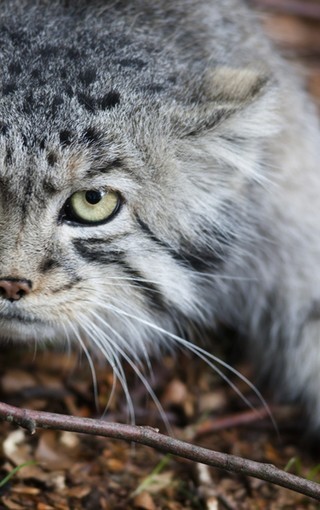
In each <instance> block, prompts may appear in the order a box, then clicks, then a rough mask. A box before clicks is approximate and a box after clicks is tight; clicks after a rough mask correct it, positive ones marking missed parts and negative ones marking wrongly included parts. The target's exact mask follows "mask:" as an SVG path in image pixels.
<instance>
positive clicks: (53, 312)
mask: <svg viewBox="0 0 320 510" xmlns="http://www.w3.org/2000/svg"><path fill="white" fill-rule="evenodd" d="M0 69H1V74H0V208H1V210H0V246H1V248H0V289H1V300H0V333H1V337H2V339H3V341H5V340H6V339H11V340H20V341H25V342H27V343H28V342H30V343H31V341H32V340H33V339H35V340H36V341H37V342H40V341H41V342H42V341H44V340H48V339H50V340H54V341H56V342H61V341H68V339H71V338H72V339H75V340H78V341H79V342H80V343H81V344H83V346H84V348H85V349H86V347H85V345H88V342H89V343H90V344H91V345H92V346H95V347H97V348H98V349H99V350H100V351H101V355H103V356H105V357H106V358H107V359H108V360H109V361H110V363H111V364H112V365H113V366H114V369H115V372H116V374H118V375H119V376H120V377H121V375H122V372H121V365H120V359H121V358H122V357H123V356H124V357H125V358H127V359H130V360H132V363H135V362H136V360H137V358H138V357H139V358H143V357H147V356H148V355H149V353H152V352H158V353H161V352H162V348H168V347H169V348H174V347H176V346H180V347H187V340H186V336H184V334H183V331H184V330H186V329H188V328H187V326H189V325H190V324H193V325H194V326H195V327H196V328H200V329H201V327H202V326H204V327H205V328H206V329H208V328H212V329H213V330H214V328H215V327H216V326H217V325H219V324H224V325H227V326H231V327H232V328H235V329H236V330H237V331H238V332H239V335H240V337H241V338H242V340H241V341H244V339H247V340H248V341H249V342H251V344H249V345H251V350H252V352H253V353H254V357H255V362H256V364H257V366H258V367H260V368H259V371H260V372H264V373H268V372H269V374H270V379H273V380H274V381H276V382H279V381H280V383H279V384H278V385H277V389H278V391H280V388H281V392H282V395H283V396H284V397H285V398H288V399H293V398H301V399H302V400H303V401H304V402H305V403H306V405H307V406H309V409H310V410H311V411H312V413H311V414H312V419H313V423H314V424H315V425H316V426H317V425H319V424H320V391H319V388H320V322H319V321H320V270H319V263H320V214H319V211H320V203H319V202H320V168H319V152H320V136H319V127H318V124H317V117H316V114H315V112H314V109H313V106H312V105H311V104H310V102H309V101H308V99H307V97H306V96H305V94H304V92H303V85H302V84H300V82H299V79H298V78H297V77H296V76H295V74H294V72H292V70H291V69H290V67H288V66H287V64H285V63H284V62H283V61H282V60H281V58H280V57H279V56H277V54H276V53H275V51H274V49H272V48H271V47H270V45H269V43H268V41H267V40H266V39H265V38H264V36H263V35H262V33H261V30H260V28H259V27H258V26H257V23H256V21H255V20H254V18H253V17H252V16H251V14H250V12H249V11H248V10H247V8H246V7H245V5H244V4H243V3H242V2H241V1H240V0H239V1H238V0H212V1H205V0H193V1H192V0H183V1H181V0H178V1H175V2H171V1H169V0H157V1H154V2H149V1H148V0H136V1H134V2H132V1H114V0H110V1H109V0H105V1H103V0H100V1H98V0H96V1H91V2H85V1H76V0H70V1H62V0H61V1H60V2H59V1H57V2H51V1H49V0H48V1H47V0H39V1H35V0H2V1H1V2H0ZM83 342H85V343H86V344H84V343H83ZM189 348H190V349H191V350H192V352H193V353H194V354H195V355H196V352H198V353H200V354H201V353H202V351H199V348H198V347H193V344H189ZM201 355H203V354H201Z"/></svg>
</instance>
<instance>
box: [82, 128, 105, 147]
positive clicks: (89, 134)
mask: <svg viewBox="0 0 320 510" xmlns="http://www.w3.org/2000/svg"><path fill="white" fill-rule="evenodd" d="M101 138H102V133H101V132H100V131H98V129H96V128H95V127H93V126H91V127H89V128H88V129H86V130H85V131H84V132H83V135H82V140H84V142H87V143H88V144H89V145H92V144H94V143H96V142H99V141H100V140H101Z"/></svg>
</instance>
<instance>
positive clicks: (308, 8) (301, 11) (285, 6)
mask: <svg viewBox="0 0 320 510" xmlns="http://www.w3.org/2000/svg"><path fill="white" fill-rule="evenodd" d="M250 2H251V4H253V5H256V6H257V7H261V8H263V9H268V10H269V9H270V10H272V11H277V12H283V13H286V14H293V15H295V16H302V17H304V18H311V19H315V20H320V3H319V2H305V1H301V0H250Z"/></svg>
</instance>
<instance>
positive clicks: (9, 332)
mask: <svg viewBox="0 0 320 510" xmlns="http://www.w3.org/2000/svg"><path fill="white" fill-rule="evenodd" d="M57 329H58V328H55V327H53V326H51V325H48V324H45V323H44V322H33V323H28V322H24V321H20V320H19V321H17V320H8V319H3V318H1V319H0V339H3V340H12V341H17V342H28V341H37V342H41V341H50V340H54V339H56V338H57V337H58V331H57Z"/></svg>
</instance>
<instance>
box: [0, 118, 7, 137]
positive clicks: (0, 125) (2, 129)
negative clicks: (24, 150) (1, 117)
mask: <svg viewBox="0 0 320 510" xmlns="http://www.w3.org/2000/svg"><path fill="white" fill-rule="evenodd" d="M8 131H9V126H8V124H5V123H4V122H1V121H0V135H2V136H5V135H6V134H7V133H8Z"/></svg>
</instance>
